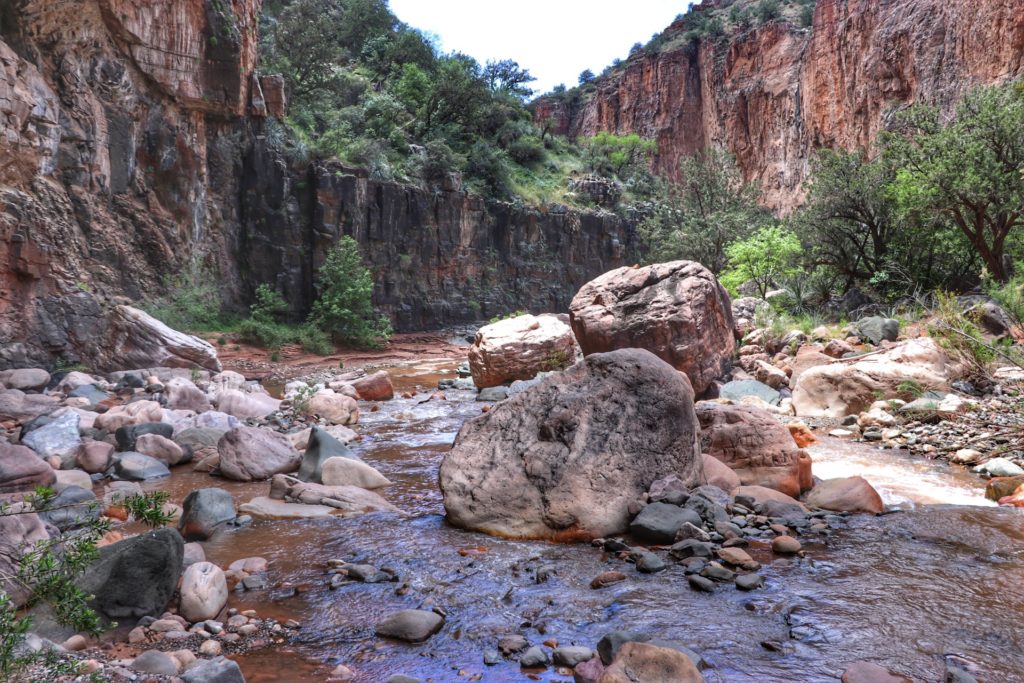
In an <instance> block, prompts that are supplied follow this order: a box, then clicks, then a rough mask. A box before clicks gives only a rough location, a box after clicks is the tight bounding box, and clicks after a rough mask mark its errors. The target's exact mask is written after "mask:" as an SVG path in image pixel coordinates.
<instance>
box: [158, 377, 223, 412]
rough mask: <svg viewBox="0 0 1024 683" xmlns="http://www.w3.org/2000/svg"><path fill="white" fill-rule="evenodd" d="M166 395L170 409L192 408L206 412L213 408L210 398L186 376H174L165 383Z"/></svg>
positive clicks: (194, 410)
mask: <svg viewBox="0 0 1024 683" xmlns="http://www.w3.org/2000/svg"><path fill="white" fill-rule="evenodd" d="M164 396H165V397H166V398H167V408H169V409H170V410H191V411H192V412H194V413H205V412H206V411H208V410H211V409H212V408H213V406H211V405H210V400H209V399H208V398H207V397H206V394H205V393H203V392H202V391H200V390H199V387H197V386H196V385H195V384H194V383H193V382H191V381H190V380H187V379H185V378H184V377H172V378H171V379H169V380H168V381H167V383H166V384H164Z"/></svg>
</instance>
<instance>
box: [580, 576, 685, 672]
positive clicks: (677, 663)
mask: <svg viewBox="0 0 1024 683" xmlns="http://www.w3.org/2000/svg"><path fill="white" fill-rule="evenodd" d="M690 578H693V577H690ZM698 578H701V577H698ZM598 680H599V683H636V682H637V681H643V683H704V677H703V676H702V675H701V673H700V671H698V670H697V667H696V666H695V665H694V663H693V661H692V660H691V659H690V658H689V657H687V656H686V655H684V654H683V653H682V652H679V651H678V650H673V649H670V648H667V647H658V646H656V645H651V644H650V643H638V642H629V643H626V644H624V645H623V646H622V648H621V649H619V652H618V655H617V656H616V657H615V661H613V662H612V663H611V665H610V666H609V667H608V668H607V669H606V670H605V672H604V673H603V674H602V675H601V678H600V679H598Z"/></svg>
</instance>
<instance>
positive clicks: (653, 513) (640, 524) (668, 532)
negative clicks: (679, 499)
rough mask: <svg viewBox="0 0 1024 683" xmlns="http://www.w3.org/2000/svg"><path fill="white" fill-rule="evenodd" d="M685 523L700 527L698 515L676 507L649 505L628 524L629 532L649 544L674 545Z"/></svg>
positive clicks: (663, 504) (660, 504) (659, 504)
mask: <svg viewBox="0 0 1024 683" xmlns="http://www.w3.org/2000/svg"><path fill="white" fill-rule="evenodd" d="M686 523H690V524H693V525H694V526H700V525H701V519H700V515H698V514H697V513H696V512H694V511H693V510H691V509H689V508H681V507H679V506H678V505H670V504H668V503H651V504H650V505H648V506H647V507H645V508H644V509H643V510H641V511H640V514H639V515H637V516H636V518H635V519H634V520H633V521H632V523H630V525H629V531H630V533H632V534H633V535H634V536H636V537H637V538H639V539H641V540H643V541H647V542H649V543H660V544H666V543H674V542H675V540H676V534H677V533H678V532H679V529H680V527H682V526H683V525H684V524H686Z"/></svg>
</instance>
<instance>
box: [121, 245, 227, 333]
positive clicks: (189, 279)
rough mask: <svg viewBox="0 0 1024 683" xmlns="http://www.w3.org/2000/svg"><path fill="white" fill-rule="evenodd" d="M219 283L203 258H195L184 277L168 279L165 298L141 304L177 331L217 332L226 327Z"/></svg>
mask: <svg viewBox="0 0 1024 683" xmlns="http://www.w3.org/2000/svg"><path fill="white" fill-rule="evenodd" d="M217 282H218V279H217V278H216V277H213V276H212V274H211V273H210V269H209V268H207V267H206V266H205V265H204V264H203V262H202V261H201V260H200V259H199V258H193V259H191V260H190V261H189V262H188V263H187V264H186V265H185V267H184V268H183V269H182V270H181V272H180V274H178V275H177V276H174V277H170V278H166V279H165V280H164V290H165V293H164V294H163V295H162V296H158V297H155V298H147V299H144V300H143V301H142V302H141V303H140V304H139V305H140V306H141V308H142V309H143V310H144V311H146V312H147V313H149V314H150V315H151V316H153V317H154V318H156V319H157V320H160V321H161V322H163V323H164V324H165V325H168V326H169V327H172V328H174V329H176V330H185V331H192V332H196V331H207V330H216V329H218V328H222V327H223V326H224V325H225V321H224V319H223V318H222V316H221V293H220V288H219V287H218V285H217Z"/></svg>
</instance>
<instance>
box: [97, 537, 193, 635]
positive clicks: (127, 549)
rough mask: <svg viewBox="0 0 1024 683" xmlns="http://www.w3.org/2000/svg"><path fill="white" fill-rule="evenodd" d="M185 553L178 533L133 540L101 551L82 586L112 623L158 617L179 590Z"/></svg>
mask: <svg viewBox="0 0 1024 683" xmlns="http://www.w3.org/2000/svg"><path fill="white" fill-rule="evenodd" d="M184 552H185V541H184V540H183V539H182V538H181V535H180V534H179V533H178V532H177V531H175V530H174V529H158V530H157V531H151V532H149V533H145V534H141V535H139V536H133V537H132V538H128V539H125V540H123V541H119V542H117V543H114V544H111V545H108V546H104V547H103V548H100V557H99V559H98V560H97V561H96V562H94V563H93V564H92V565H90V566H89V567H88V568H87V569H86V570H85V572H84V574H83V575H82V577H81V579H80V580H79V581H78V586H79V588H81V589H82V590H83V591H85V593H86V594H87V595H93V596H95V597H94V599H93V603H92V604H93V607H94V608H95V609H96V610H97V611H99V612H100V613H102V614H104V615H106V616H107V617H109V618H111V619H123V618H126V617H144V616H155V615H158V614H160V613H162V612H163V611H164V609H165V608H166V607H167V603H168V602H170V599H171V596H172V595H174V589H175V588H177V587H178V579H179V578H181V570H182V558H183V556H184Z"/></svg>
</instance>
